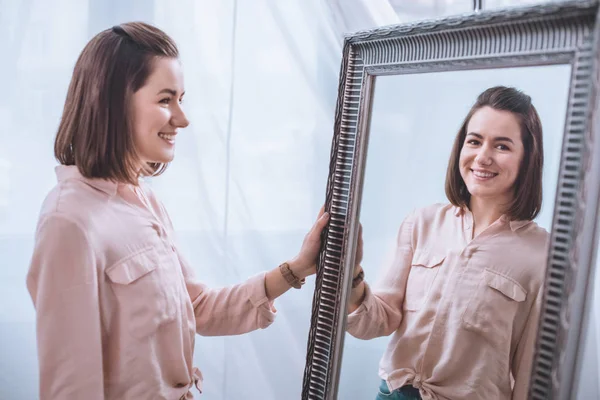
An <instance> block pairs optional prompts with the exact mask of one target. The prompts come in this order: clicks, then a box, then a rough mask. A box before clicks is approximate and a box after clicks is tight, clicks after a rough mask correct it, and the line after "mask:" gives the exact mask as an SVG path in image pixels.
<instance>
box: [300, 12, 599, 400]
mask: <svg viewBox="0 0 600 400" xmlns="http://www.w3.org/2000/svg"><path fill="white" fill-rule="evenodd" d="M597 14H598V1H585V0H584V1H576V2H575V1H569V2H564V3H556V2H553V3H549V4H545V5H540V6H533V7H527V8H513V9H507V10H498V11H491V12H489V11H480V12H476V13H473V14H469V15H464V16H457V17H449V18H443V19H438V20H433V21H425V22H419V23H414V24H406V25H398V26H388V27H383V28H379V29H375V30H371V31H364V32H358V33H355V34H352V35H350V36H347V37H346V39H345V43H344V47H343V60H342V65H341V71H340V80H339V92H338V101H337V108H336V114H335V126H334V136H333V142H332V149H331V162H330V170H329V179H328V183H327V192H326V210H327V211H328V212H329V213H330V214H331V218H330V224H329V226H328V228H327V229H326V231H325V232H324V239H323V241H324V243H323V249H322V252H321V254H320V258H319V263H318V272H317V280H316V288H315V294H314V299H313V309H312V318H311V327H310V333H309V340H308V351H307V358H306V367H305V373H304V382H303V389H302V399H304V400H309V399H310V400H317V399H336V398H337V389H338V382H339V375H340V367H341V358H342V352H343V344H344V335H345V331H346V312H345V310H346V305H347V301H348V297H349V292H350V285H351V276H352V273H351V272H350V271H352V266H353V265H354V253H355V246H356V240H357V233H358V221H359V212H360V203H361V196H362V186H363V177H364V166H365V161H366V156H367V144H368V137H369V123H370V110H371V101H372V95H373V89H374V84H375V77H376V76H381V75H393V74H416V73H425V72H440V71H454V70H469V69H482V68H502V67H521V66H535V65H551V64H570V65H571V67H572V74H571V82H570V92H569V103H568V108H567V115H566V124H565V127H564V136H563V145H562V154H561V161H560V170H559V175H558V186H557V194H556V198H555V206H554V214H553V220H552V221H553V222H552V232H551V238H550V246H549V253H548V263H547V272H546V278H545V279H546V281H545V293H544V301H543V306H542V315H541V318H540V329H539V331H538V337H537V343H536V350H535V351H536V353H535V360H534V366H533V371H532V372H533V373H532V378H531V384H530V396H529V397H530V398H531V399H540V400H541V399H544V400H547V399H560V400H563V399H569V398H571V396H572V395H573V393H574V392H575V389H574V382H575V376H576V372H577V369H578V359H579V355H580V352H581V351H582V350H581V347H582V346H581V338H580V337H581V335H582V327H583V326H584V325H585V323H586V315H587V304H589V302H588V301H587V297H589V290H588V281H589V279H588V278H589V276H590V274H591V272H592V271H591V266H592V265H594V262H595V256H596V255H595V246H594V244H595V243H598V238H597V236H596V235H597V232H596V223H597V212H598V205H599V196H600V141H599V140H597V139H598V129H600V113H599V112H598V105H599V99H598V87H599V86H598V85H599V78H600V72H599V65H598V51H597V49H598V46H599V41H598V39H599V35H598V19H597V18H598V15H597ZM349 272H350V273H349Z"/></svg>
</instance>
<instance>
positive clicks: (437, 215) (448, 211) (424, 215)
mask: <svg viewBox="0 0 600 400" xmlns="http://www.w3.org/2000/svg"><path fill="white" fill-rule="evenodd" d="M459 212H460V208H458V207H456V206H454V205H452V204H450V203H433V204H429V205H427V206H423V207H419V208H415V209H414V210H413V211H412V212H411V213H410V214H409V216H408V217H407V218H410V219H412V220H413V221H414V222H416V223H432V222H434V221H438V220H445V219H447V218H449V217H456V216H457V215H458V213H459Z"/></svg>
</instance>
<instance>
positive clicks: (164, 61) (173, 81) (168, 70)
mask: <svg viewBox="0 0 600 400" xmlns="http://www.w3.org/2000/svg"><path fill="white" fill-rule="evenodd" d="M144 86H145V87H147V88H149V89H152V90H154V89H156V90H157V92H158V91H160V90H162V89H166V88H168V89H174V90H176V91H177V92H179V93H181V92H183V90H184V84H183V68H182V67H181V62H180V61H179V60H178V59H176V58H165V57H159V58H157V59H155V60H154V62H153V65H152V72H151V73H150V75H149V76H148V79H147V80H146V84H145V85H144Z"/></svg>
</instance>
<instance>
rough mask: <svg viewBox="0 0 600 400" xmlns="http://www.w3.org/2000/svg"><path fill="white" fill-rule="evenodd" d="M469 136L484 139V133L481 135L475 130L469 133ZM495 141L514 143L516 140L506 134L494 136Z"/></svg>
mask: <svg viewBox="0 0 600 400" xmlns="http://www.w3.org/2000/svg"><path fill="white" fill-rule="evenodd" d="M467 136H475V137H476V138H478V139H483V136H482V135H480V134H479V133H474V132H469V133H467ZM494 141H496V142H510V143H512V144H514V143H515V142H513V140H512V139H511V138H509V137H506V136H499V137H496V138H494Z"/></svg>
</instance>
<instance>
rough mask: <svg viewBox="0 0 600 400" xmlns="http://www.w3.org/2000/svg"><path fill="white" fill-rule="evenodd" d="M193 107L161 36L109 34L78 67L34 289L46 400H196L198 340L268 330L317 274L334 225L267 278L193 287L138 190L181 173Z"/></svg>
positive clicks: (144, 192) (160, 217)
mask: <svg viewBox="0 0 600 400" xmlns="http://www.w3.org/2000/svg"><path fill="white" fill-rule="evenodd" d="M183 94H184V83H183V73H182V70H181V65H180V62H179V59H178V51H177V47H176V46H175V43H174V42H173V41H172V40H171V38H170V37H169V36H167V35H166V34H165V33H164V32H162V31H161V30H159V29H157V28H155V27H153V26H151V25H147V24H144V23H127V24H122V25H119V26H115V27H113V28H112V29H107V30H105V31H103V32H100V33H99V34H98V35H96V36H95V37H94V38H92V40H91V41H90V42H89V43H88V44H87V45H86V46H85V48H84V49H83V51H82V53H81V55H80V57H79V59H78V60H77V63H76V65H75V69H74V72H73V78H72V81H71V86H70V88H69V91H68V94H67V100H66V103H65V107H64V112H63V117H62V119H61V123H60V126H59V129H58V133H57V137H56V141H55V154H56V157H57V159H58V161H59V162H60V164H61V165H59V166H57V167H56V174H57V177H58V183H57V184H56V185H55V187H54V188H53V189H52V190H51V191H50V193H49V194H48V195H47V197H46V199H45V201H44V203H43V205H42V210H41V213H40V216H39V221H38V224H37V230H36V234H35V244H34V250H33V256H32V258H31V264H30V267H29V272H28V275H27V288H28V290H29V293H30V294H31V298H32V300H33V303H34V306H35V309H36V325H37V327H36V328H37V344H38V346H37V350H38V358H39V366H40V398H41V399H42V400H45V399H59V398H60V399H84V398H85V399H116V398H119V399H125V398H127V399H150V398H152V399H169V400H171V399H191V398H193V395H192V392H191V389H192V387H194V386H196V387H197V388H198V389H199V390H201V388H202V374H201V373H200V371H199V370H198V369H197V368H195V367H194V366H193V352H194V343H195V334H196V333H198V334H201V335H207V336H216V335H238V334H242V333H246V332H250V331H253V330H257V329H263V328H266V327H268V326H269V325H271V324H272V323H273V321H274V319H275V316H276V311H275V308H274V305H273V302H274V300H275V299H276V298H277V297H279V296H281V295H282V294H283V293H285V292H286V291H288V290H289V289H290V288H292V287H294V288H298V289H299V288H300V287H301V286H302V284H303V283H304V278H306V277H307V276H309V275H311V274H314V273H315V262H316V257H317V253H318V251H319V248H320V244H321V242H320V234H321V231H322V229H323V228H324V226H325V224H326V223H327V220H328V214H327V213H324V212H321V213H320V214H319V217H318V220H317V222H316V223H315V224H314V226H313V228H312V229H311V230H310V231H309V233H308V234H307V235H306V237H305V240H304V242H303V244H302V247H301V249H300V252H299V253H298V255H296V256H295V257H293V258H290V259H289V260H288V261H286V262H282V263H281V264H280V265H279V266H278V267H276V268H273V269H271V270H270V271H267V272H264V273H260V274H257V275H256V276H253V277H250V278H249V279H247V280H246V281H245V282H243V283H240V284H237V285H233V286H230V287H225V288H221V289H211V288H208V287H207V286H206V285H205V284H203V283H202V282H201V281H200V280H198V279H197V278H196V277H195V276H194V273H193V269H192V267H191V266H190V265H189V264H188V262H187V261H186V260H185V258H184V257H183V256H182V254H181V253H180V251H179V249H178V245H177V240H176V238H175V229H174V227H173V224H172V223H171V219H170V217H169V215H168V213H167V210H166V209H165V207H164V206H163V204H162V203H161V202H160V201H159V200H158V198H157V197H156V196H155V195H154V193H153V191H152V190H151V189H150V187H148V186H147V185H146V184H145V183H144V181H143V180H142V179H140V178H141V177H143V176H149V175H158V174H160V173H161V172H162V171H164V169H165V168H166V166H167V164H168V163H170V162H171V161H172V160H173V157H174V154H175V137H176V135H177V134H178V129H180V128H185V127H186V126H187V125H188V124H189V122H188V120H187V118H186V116H185V113H184V111H183V109H182V104H181V101H182V98H183Z"/></svg>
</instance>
